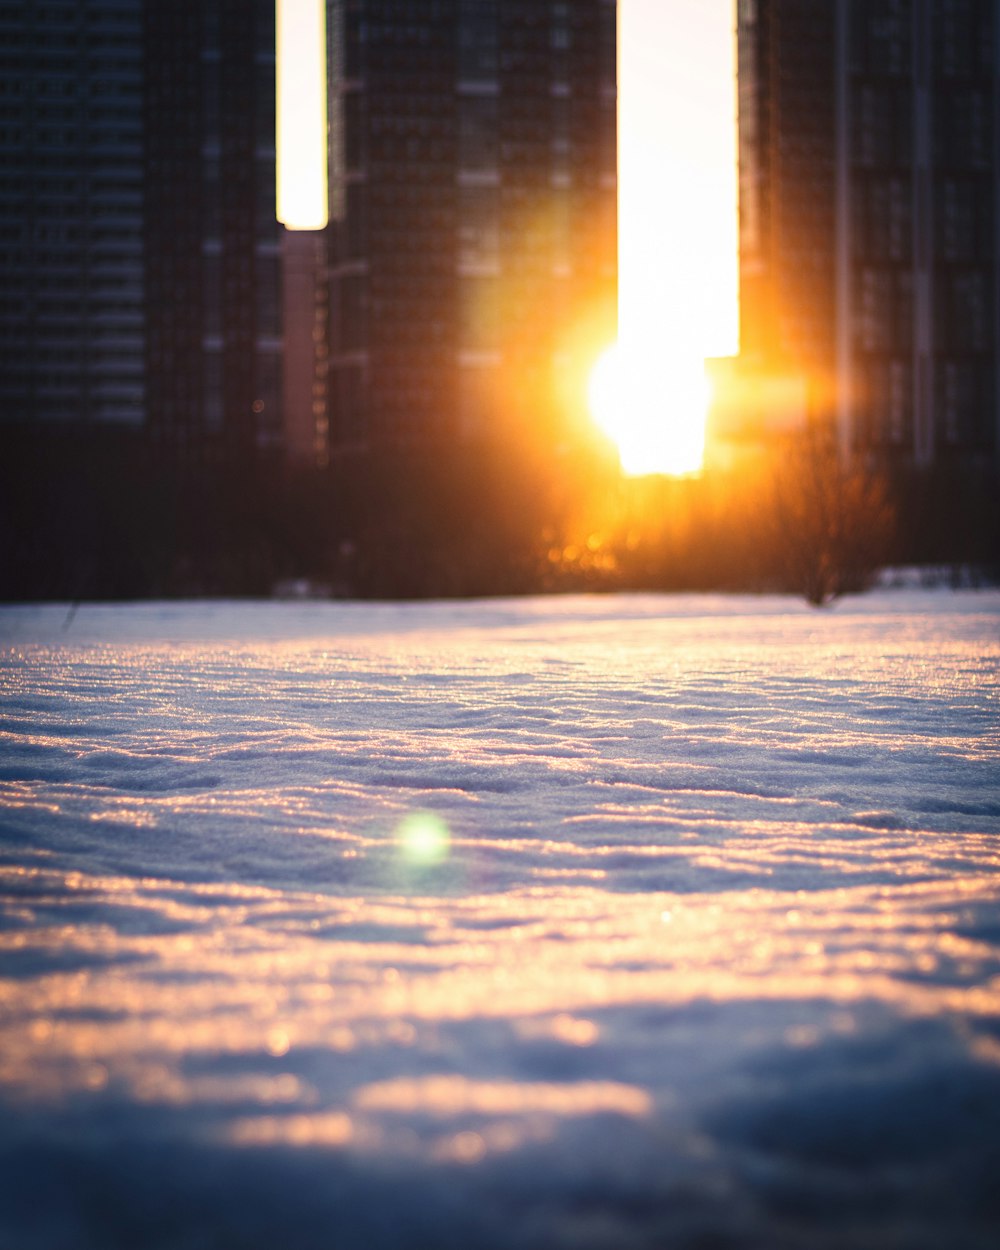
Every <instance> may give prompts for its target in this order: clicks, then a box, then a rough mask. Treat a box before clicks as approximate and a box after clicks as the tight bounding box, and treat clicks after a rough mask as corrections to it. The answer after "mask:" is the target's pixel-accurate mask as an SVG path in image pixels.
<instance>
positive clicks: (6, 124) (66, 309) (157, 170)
mask: <svg viewBox="0 0 1000 1250" xmlns="http://www.w3.org/2000/svg"><path fill="white" fill-rule="evenodd" d="M274 143H275V140H274V5H273V3H272V2H271V0H170V3H158V2H157V0H14V2H11V0H6V2H4V3H0V159H2V161H3V178H2V184H0V266H2V293H0V301H2V303H0V421H4V422H18V423H24V424H26V425H29V426H38V425H40V424H41V423H58V424H70V425H72V424H80V423H88V422H99V423H102V424H105V425H107V424H116V425H119V426H126V427H134V428H137V429H138V428H142V429H145V430H146V431H148V432H149V434H150V435H151V437H152V439H153V440H154V441H155V444H156V445H157V447H158V448H159V449H160V450H161V451H163V452H164V453H165V454H166V453H169V454H171V455H176V456H177V457H179V458H180V459H181V460H182V461H190V460H193V461H196V462H197V461H202V460H206V459H208V460H211V459H214V458H218V457H220V456H231V455H232V454H234V453H235V452H237V451H242V450H249V449H260V448H264V447H269V446H276V445H277V444H278V443H279V442H280V440H281V436H282V429H281V385H282V382H281V372H282V369H281V354H282V323H281V267H280V266H281V259H280V242H281V234H282V231H281V228H280V227H279V226H278V225H277V223H276V221H275V212H274V207H275V206H274V194H275V188H274V182H275V179H274V165H275V148H274Z"/></svg>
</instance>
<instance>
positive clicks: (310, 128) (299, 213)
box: [275, 0, 328, 230]
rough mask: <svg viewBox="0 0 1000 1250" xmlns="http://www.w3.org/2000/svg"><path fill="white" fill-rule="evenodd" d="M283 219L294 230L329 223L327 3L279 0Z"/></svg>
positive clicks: (279, 141)
mask: <svg viewBox="0 0 1000 1250" xmlns="http://www.w3.org/2000/svg"><path fill="white" fill-rule="evenodd" d="M275 18H276V34H277V38H276V60H277V65H276V87H277V110H276V127H277V177H278V220H279V221H280V222H283V223H284V224H285V225H286V226H287V227H288V229H290V230H321V229H322V228H323V227H324V226H325V225H326V223H327V216H328V200H327V158H326V5H325V3H324V0H277V5H276V8H275Z"/></svg>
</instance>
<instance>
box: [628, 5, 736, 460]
mask: <svg viewBox="0 0 1000 1250" xmlns="http://www.w3.org/2000/svg"><path fill="white" fill-rule="evenodd" d="M619 15H620V26H619V32H620V51H619V58H620V59H619V87H620V90H619V179H620V192H619V343H620V345H621V353H622V354H621V359H622V361H623V362H624V364H623V367H624V369H625V371H626V373H627V374H628V376H627V378H626V379H625V380H624V381H623V382H622V383H620V385H621V386H623V387H624V388H626V390H627V391H628V393H629V395H630V396H631V399H630V400H629V402H628V403H627V404H626V406H625V407H626V409H627V411H628V412H629V413H631V423H632V426H633V427H634V428H633V431H632V435H633V441H634V443H635V447H636V453H635V455H634V456H633V458H632V459H633V462H634V463H635V464H637V465H638V464H642V463H645V464H646V466H647V467H646V471H661V472H668V473H676V472H689V471H691V470H694V469H697V468H698V467H699V466H700V463H701V457H702V449H703V445H704V423H705V416H706V413H705V402H704V400H702V399H697V398H696V397H697V395H699V394H703V393H704V387H703V386H701V387H700V383H699V379H700V377H701V372H702V369H703V362H704V360H705V358H706V357H709V356H724V355H731V354H733V353H735V351H736V350H737V345H738V296H737V288H738V276H737V208H736V84H735V68H736V67H735V36H734V21H735V14H734V11H733V4H732V0H620V2H619ZM699 387H700V389H699ZM640 404H641V406H642V410H641V412H637V409H638V407H639V405H640ZM643 429H645V430H646V431H647V433H646V434H645V435H644V434H643V433H642V430H643ZM623 450H624V449H623ZM623 463H626V456H625V455H623ZM632 471H638V470H636V469H633V470H632Z"/></svg>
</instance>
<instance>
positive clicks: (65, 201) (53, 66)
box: [0, 0, 147, 426]
mask: <svg viewBox="0 0 1000 1250" xmlns="http://www.w3.org/2000/svg"><path fill="white" fill-rule="evenodd" d="M143 64H144V44H143V29H142V7H141V5H140V4H137V3H136V2H135V0H86V2H83V0H72V2H67V0H62V2H60V0H31V2H30V3H26V2H25V0H18V2H17V3H10V2H9V0H7V2H5V3H0V422H5V421H24V422H53V421H61V420H67V419H72V420H77V421H87V422H90V421H100V422H109V423H114V424H117V425H124V426H139V425H141V424H142V422H143V420H144V415H145V404H146V394H147V391H146V378H145V364H144V361H145V350H146V279H145V271H144V255H145V251H144V238H143V231H144V222H145V216H144V205H145V198H146V195H145V191H144V185H143V180H144V165H143V160H144V155H143V151H144V150H143V122H142V100H143Z"/></svg>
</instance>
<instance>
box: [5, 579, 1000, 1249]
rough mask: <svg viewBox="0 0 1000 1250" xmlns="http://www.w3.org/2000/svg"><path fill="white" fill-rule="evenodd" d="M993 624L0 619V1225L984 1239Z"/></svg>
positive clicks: (19, 1232) (730, 607)
mask: <svg viewBox="0 0 1000 1250" xmlns="http://www.w3.org/2000/svg"><path fill="white" fill-rule="evenodd" d="M998 626H1000V593H997V592H995V591H962V592H947V591H937V592H929V591H927V592H925V591H914V590H907V591H903V590H880V591H878V592H875V593H873V594H870V595H868V596H865V597H862V598H859V599H849V600H844V601H842V602H840V603H838V604H837V605H836V606H835V607H834V608H833V609H831V610H827V611H824V612H816V611H813V610H810V609H808V608H806V607H805V606H804V605H800V604H799V603H798V602H796V601H794V600H791V599H784V598H736V597H733V598H725V597H719V598H709V597H675V598H668V597H657V596H636V597H606V598H586V597H579V598H572V597H571V598H562V599H560V598H551V599H527V600H520V601H515V600H498V601H484V602H482V603H455V604H425V605H359V604H331V603H307V604H280V603H269V604H245V605H237V604H225V603H204V604H145V605H118V606H95V605H83V606H81V607H79V608H78V609H75V610H74V609H71V608H69V607H68V606H66V605H62V606H58V605H51V606H46V607H7V608H3V609H0V695H2V704H0V743H2V754H0V978H2V979H0V1246H3V1247H7V1246H11V1247H15V1246H16V1247H19V1248H20V1247H26V1248H29V1250H91V1248H93V1250H98V1248H100V1250H108V1248H114V1247H142V1248H143V1250H148V1248H154V1250H160V1248H162V1250H166V1248H167V1247H170V1248H171V1250H189V1248H190V1250H195V1248H196V1247H197V1248H198V1250H200V1248H202V1247H206V1248H215V1247H219V1248H221V1247H241V1248H245V1250H257V1248H258V1247H259V1248H261V1250H263V1248H265V1247H266V1248H267V1250H278V1248H279V1247H285V1246H287V1247H293V1248H295V1250H303V1248H305V1250H312V1248H313V1247H315V1248H316V1250H319V1248H320V1247H324V1248H333V1247H335V1248H337V1250H344V1248H348V1250H350V1248H354V1247H357V1248H359V1250H360V1248H361V1247H365V1248H366V1250H368V1248H376V1250H377V1248H385V1250H388V1248H390V1247H394V1248H395V1247H416V1246H420V1247H434V1248H435V1250H438V1248H444V1247H462V1248H463V1250H475V1248H477V1247H497V1248H505V1247H518V1248H521V1247H525V1248H531V1250H534V1248H537V1250H543V1248H544V1250H550V1248H552V1247H577V1246H580V1247H587V1248H590V1250H593V1248H599V1250H618V1248H619V1247H620V1248H622V1250H629V1248H630V1247H644V1248H646V1247H648V1248H650V1250H652V1248H653V1247H690V1248H692V1250H693V1248H694V1247H755V1248H760V1250H771V1248H777V1250H781V1248H782V1247H802V1248H803V1250H804V1248H806V1247H809V1248H810V1250H811V1248H812V1247H821V1248H822V1247H829V1250H843V1248H844V1247H869V1246H870V1247H876V1246H878V1247H893V1248H894V1250H909V1248H910V1247H927V1248H928V1250H930V1248H931V1247H933V1248H934V1250H941V1248H942V1247H947V1248H948V1250H966V1248H970V1250H971V1248H978V1247H982V1248H983V1250H986V1247H990V1250H993V1247H994V1246H995V1245H996V1244H998V1243H997V1233H998V1231H1000V1186H998V1184H997V1177H998V1176H1000V875H998V868H1000V843H998V839H997V835H998V833H1000V785H998V782H1000V768H998V758H1000V752H998V747H1000V733H998V715H997V708H998V705H997V690H998V658H1000V629H998Z"/></svg>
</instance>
